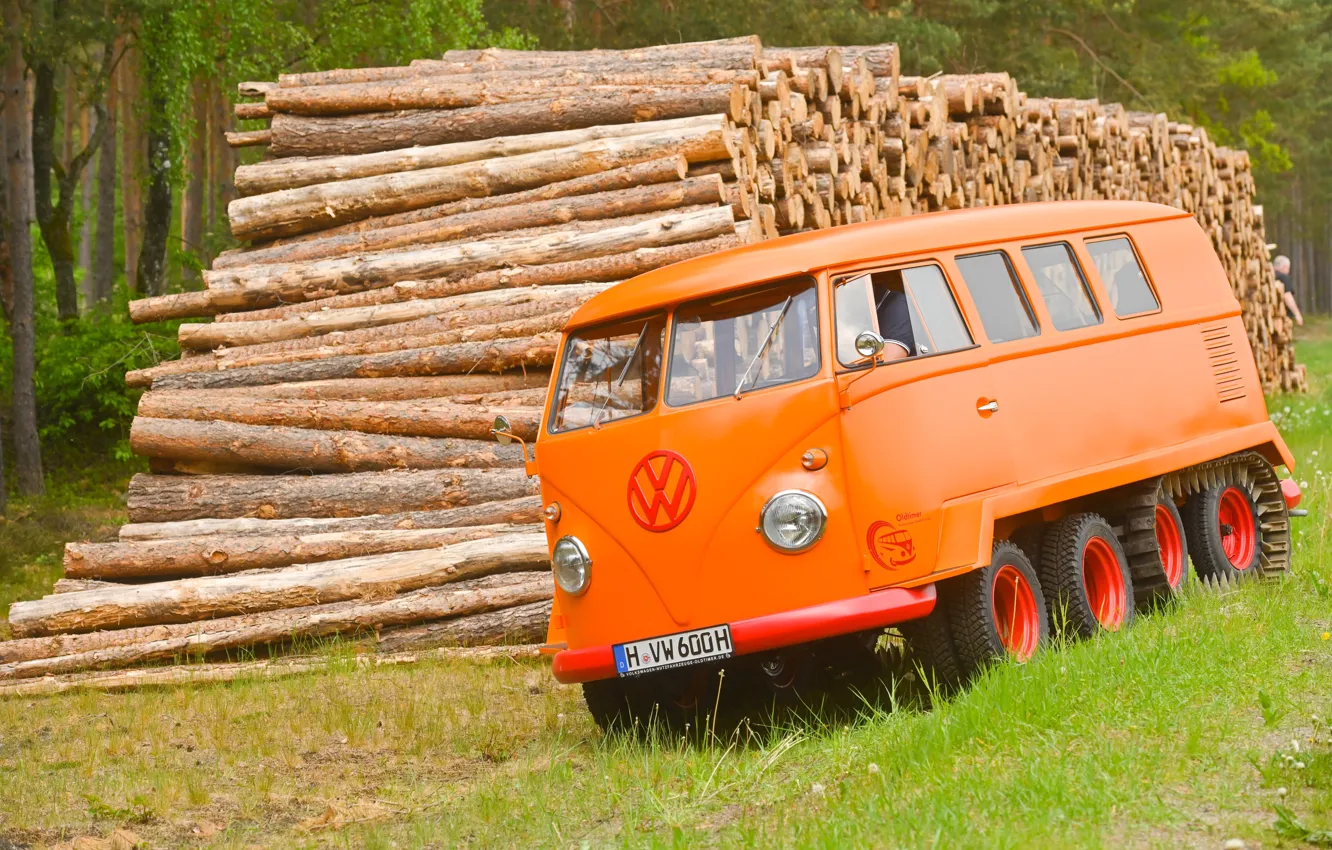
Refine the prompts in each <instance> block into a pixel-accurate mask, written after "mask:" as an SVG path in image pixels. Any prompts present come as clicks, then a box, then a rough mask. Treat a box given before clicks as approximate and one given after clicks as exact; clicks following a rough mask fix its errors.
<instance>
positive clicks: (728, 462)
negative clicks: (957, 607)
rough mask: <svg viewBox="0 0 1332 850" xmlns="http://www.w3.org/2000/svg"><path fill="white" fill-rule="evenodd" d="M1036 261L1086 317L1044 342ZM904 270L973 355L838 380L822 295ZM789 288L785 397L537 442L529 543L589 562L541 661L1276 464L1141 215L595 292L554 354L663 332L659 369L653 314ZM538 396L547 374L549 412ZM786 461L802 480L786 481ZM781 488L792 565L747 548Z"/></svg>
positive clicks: (830, 296)
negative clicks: (962, 332) (1126, 286)
mask: <svg viewBox="0 0 1332 850" xmlns="http://www.w3.org/2000/svg"><path fill="white" fill-rule="evenodd" d="M1107 237H1119V238H1126V239H1127V240H1129V243H1128V244H1131V245H1132V249H1133V251H1132V253H1133V254H1135V255H1136V258H1137V260H1138V262H1139V264H1140V265H1141V267H1142V268H1143V270H1144V271H1145V273H1146V278H1147V280H1148V281H1149V282H1150V288H1151V291H1152V293H1153V294H1154V296H1155V299H1156V300H1157V301H1158V302H1159V309H1156V310H1151V311H1146V312H1139V313H1137V314H1134V315H1130V316H1127V317H1123V318H1121V317H1120V316H1119V315H1117V313H1116V311H1115V309H1114V308H1113V304H1114V303H1115V302H1113V301H1112V297H1111V286H1112V284H1113V282H1112V281H1107V280H1102V279H1101V277H1100V275H1099V273H1098V266H1097V257H1095V256H1093V254H1092V253H1090V252H1089V248H1088V246H1089V244H1093V243H1097V242H1098V240H1104V239H1106V238H1107ZM1055 243H1064V244H1066V245H1067V246H1068V248H1069V250H1071V252H1072V256H1073V257H1074V258H1076V263H1077V266H1078V267H1079V268H1080V271H1081V274H1082V277H1083V279H1085V283H1086V286H1087V287H1088V289H1089V291H1090V294H1091V297H1092V298H1093V299H1094V301H1095V304H1096V307H1097V310H1098V312H1099V314H1100V320H1099V322H1096V323H1094V324H1091V325H1090V326H1087V327H1081V328H1077V329H1073V330H1063V331H1061V330H1057V329H1056V327H1055V322H1054V317H1053V316H1052V314H1051V311H1050V309H1049V308H1048V307H1047V305H1046V301H1045V300H1044V298H1043V296H1042V294H1041V289H1040V283H1039V282H1038V281H1037V280H1036V279H1035V276H1034V274H1033V271H1032V266H1031V265H1029V264H1028V262H1027V261H1026V259H1025V257H1026V255H1024V254H1023V248H1024V247H1031V246H1038V245H1040V246H1048V245H1051V244H1055ZM995 251H1002V252H1004V253H1005V254H1006V255H1007V257H1008V260H1009V263H1010V264H1011V268H1012V270H1013V272H1014V273H1015V274H1016V276H1017V281H1018V283H1019V284H1020V286H1021V287H1022V290H1023V293H1024V295H1025V298H1026V300H1027V301H1028V302H1029V303H1030V306H1031V314H1032V318H1033V319H1034V321H1035V324H1036V325H1038V326H1039V333H1036V334H1035V335H1032V336H1029V337H1027V338H1023V339H1013V340H1011V341H1007V342H997V343H996V342H991V341H990V340H989V338H988V337H987V334H986V331H985V328H984V322H983V319H982V314H981V313H980V311H979V310H978V306H977V304H976V301H975V299H974V298H973V297H972V292H971V290H970V289H969V286H968V282H967V281H966V280H964V277H963V272H962V270H961V268H960V267H959V265H958V262H957V260H958V258H959V257H967V256H969V255H975V254H979V253H987V252H995ZM921 265H932V266H935V267H937V268H938V270H939V271H940V272H941V273H942V278H943V279H944V280H946V282H947V287H948V290H949V291H950V292H951V295H952V297H953V299H954V300H955V302H956V305H957V309H958V311H960V316H961V321H962V322H963V323H965V326H966V333H967V334H968V335H969V336H970V337H971V339H972V340H973V341H974V343H973V344H971V345H969V346H966V347H962V348H958V349H956V350H949V351H942V352H930V353H929V354H928V356H918V357H914V358H911V359H905V360H898V361H893V362H885V363H882V364H879V365H877V366H876V367H875V368H873V369H870V368H868V367H867V365H861V366H858V367H857V366H850V367H848V366H845V365H843V364H842V363H840V362H839V360H838V357H837V350H836V335H835V334H836V321H837V317H836V316H835V313H834V307H835V303H834V302H835V299H834V292H833V287H834V286H835V285H837V283H838V282H839V281H844V280H846V279H847V278H848V276H853V275H857V274H861V273H865V272H891V271H892V270H894V269H898V270H900V269H904V268H913V267H916V266H921ZM800 275H806V276H809V277H811V278H813V279H814V280H816V281H817V312H818V345H819V347H820V349H819V358H818V368H817V371H816V372H815V373H814V374H813V375H812V376H811V377H807V378H803V379H800V380H794V381H791V382H789V383H781V384H777V385H774V386H760V387H758V388H755V389H752V390H749V391H747V392H745V393H743V394H742V395H741V397H740V398H738V399H737V398H735V397H734V396H733V394H730V393H723V394H721V396H720V397H718V398H713V399H710V400H705V401H698V402H693V403H690V404H687V405H671V404H669V403H667V401H666V400H665V397H666V393H665V392H662V393H660V394H659V395H660V396H661V398H660V399H658V400H655V401H654V402H653V405H654V406H653V407H652V408H651V409H650V410H648V411H646V412H644V413H642V414H640V415H636V416H630V417H627V418H623V419H616V420H615V421H607V422H605V423H604V424H600V425H599V426H598V427H583V428H579V429H575V430H568V431H564V432H559V433H553V432H552V430H551V428H550V427H549V423H548V422H547V423H546V424H543V428H542V431H541V434H540V436H539V437H538V440H537V443H536V456H537V466H538V468H539V474H540V481H541V492H542V498H543V501H544V503H545V504H550V503H551V502H556V501H558V502H559V503H560V506H561V511H562V513H561V517H560V519H559V520H558V521H557V522H554V523H551V522H548V523H547V531H548V536H549V538H550V542H551V545H552V546H553V545H554V543H555V541H556V540H557V539H558V538H560V537H562V536H564V535H575V536H577V537H578V538H579V539H580V540H581V541H582V542H583V543H584V544H585V546H586V548H587V550H588V552H589V554H590V557H591V560H592V563H593V566H592V569H591V579H590V583H589V585H588V588H587V590H586V592H585V593H583V594H581V595H579V596H577V597H571V596H569V595H567V594H565V593H564V592H563V591H562V590H557V591H556V608H555V612H554V614H553V617H552V628H551V634H550V640H551V641H552V642H558V643H567V645H568V647H569V648H571V649H581V648H587V647H597V646H601V645H606V644H614V643H621V642H624V641H630V640H637V639H640V638H645V637H652V636H657V635H663V634H669V633H673V632H680V631H685V630H688V629H695V628H701V627H705V626H712V625H716V624H721V623H730V622H735V621H739V620H745V619H748V618H754V617H762V616H765V615H771V614H776V613H779V612H785V611H791V610H794V609H799V608H806V607H810V606H815V605H820V604H822V603H828V602H833V601H836V600H844V599H849V598H853V597H858V596H863V595H865V594H867V593H870V592H871V591H873V590H876V589H879V588H885V587H891V586H920V585H925V584H929V583H931V582H933V581H936V580H938V579H941V578H944V577H947V576H951V575H955V574H957V573H959V572H964V571H966V570H968V569H971V568H974V567H977V566H979V565H981V564H982V563H986V562H988V560H989V551H990V547H991V545H992V541H993V538H994V536H995V534H996V529H998V530H999V532H1000V533H1001V534H1006V528H1005V524H1004V521H1005V519H1006V518H1012V517H1016V516H1018V515H1020V514H1028V513H1031V512H1040V511H1044V512H1046V513H1047V514H1049V513H1051V512H1053V513H1054V514H1055V515H1058V513H1060V512H1061V511H1062V510H1063V509H1064V508H1063V507H1061V506H1067V505H1069V504H1071V503H1075V502H1076V500H1077V499H1079V498H1081V497H1084V496H1087V495H1089V494H1093V493H1097V492H1100V491H1103V490H1107V489H1110V488H1112V487H1117V486H1120V485H1123V484H1127V483H1131V482H1133V481H1138V480H1142V479H1145V478H1149V477H1152V476H1156V475H1161V474H1164V473H1166V472H1170V471H1172V470H1176V469H1181V468H1183V467H1187V466H1190V465H1193V464H1196V463H1201V462H1203V461H1207V460H1211V459H1214V458H1217V457H1221V456H1224V455H1226V454H1229V453H1232V452H1236V451H1241V450H1245V449H1253V448H1256V449H1258V450H1260V451H1262V452H1263V453H1264V454H1265V455H1266V456H1267V457H1268V458H1269V460H1271V461H1272V462H1273V463H1275V464H1283V463H1284V464H1285V465H1287V466H1288V467H1292V466H1293V461H1292V458H1291V457H1290V454H1289V451H1288V450H1287V449H1286V446H1285V444H1284V442H1283V441H1282V439H1281V437H1280V435H1279V434H1278V433H1277V431H1276V428H1275V427H1274V426H1273V425H1272V424H1271V422H1270V421H1269V420H1268V416H1267V411H1266V408H1265V405H1264V402H1263V396H1262V388H1261V386H1260V384H1259V380H1258V374H1257V370H1256V369H1255V367H1254V363H1253V357H1252V353H1251V351H1250V349H1249V346H1248V342H1247V339H1246V337H1245V333H1244V327H1243V324H1242V321H1241V317H1240V307H1239V303H1238V302H1237V301H1236V300H1235V298H1234V296H1233V295H1232V293H1231V289H1230V285H1229V282H1228V281H1227V279H1226V276H1225V273H1224V271H1223V269H1222V267H1221V264H1220V262H1219V261H1218V259H1217V257H1216V255H1215V253H1214V251H1213V249H1212V246H1211V243H1210V242H1209V240H1208V238H1207V236H1206V234H1204V233H1203V231H1202V230H1201V229H1200V228H1199V227H1198V225H1197V224H1196V223H1195V221H1194V220H1193V219H1192V218H1191V217H1190V216H1189V215H1188V214H1187V213H1184V212H1181V211H1179V210H1176V209H1173V208H1170V207H1165V206H1159V205H1154V204H1145V203H1136V202H1117V201H1116V202H1105V201H1095V202H1064V203H1046V204H1027V205H1018V206H1012V207H1002V208H995V209H985V210H966V211H959V212H948V213H937V214H931V215H927V216H919V217H915V218H906V219H894V220H888V221H878V222H870V223H866V224H860V225H853V226H849V227H839V228H835V229H832V230H826V231H819V232H816V233H809V234H801V235H798V236H793V237H787V238H783V239H779V240H776V241H773V242H767V243H763V244H760V245H753V246H747V247H743V248H739V249H735V250H731V251H725V252H722V253H718V254H713V255H709V256H706V257H700V258H697V259H694V260H690V261H687V262H684V263H679V264H677V265H673V266H670V267H667V268H663V269H659V270H657V271H653V272H650V273H648V274H645V275H642V276H640V277H638V278H635V279H633V280H631V281H627V282H625V283H623V284H621V285H619V286H616V287H614V288H613V289H611V290H608V291H607V292H605V293H602V294H601V295H598V296H597V297H596V298H594V299H592V300H591V301H590V302H588V303H587V304H586V305H585V306H584V307H583V308H582V309H580V310H579V311H578V313H577V314H576V315H575V316H574V317H573V319H572V320H571V321H570V323H569V327H568V328H567V329H566V339H567V338H568V336H569V334H571V333H574V332H577V331H580V330H587V329H592V328H595V327H596V326H599V325H603V324H606V323H609V322H617V321H622V320H625V319H627V318H632V317H636V316H639V315H646V314H649V313H654V312H655V313H657V314H660V313H661V312H662V311H665V312H667V313H668V314H669V315H670V318H669V320H668V324H667V329H666V333H665V339H666V341H667V343H666V344H667V346H668V349H667V351H666V352H665V355H664V357H665V360H666V362H668V363H669V362H670V358H671V355H672V352H671V350H670V349H669V346H670V344H671V343H670V340H671V338H672V333H673V330H674V327H675V315H674V312H673V311H674V308H675V307H676V306H677V305H679V304H681V303H682V302H689V301H696V300H698V299H700V298H708V297H713V296H720V295H723V294H725V293H730V292H739V291H743V290H750V289H752V288H754V287H756V286H759V287H761V286H762V284H763V283H764V282H767V281H772V282H776V281H779V280H781V281H789V280H790V279H791V278H793V277H795V276H800ZM1121 297H1122V296H1121ZM918 336H919V334H918ZM936 336H937V335H936ZM559 380H560V370H559V369H558V368H557V369H556V373H555V377H554V378H553V379H552V393H551V395H552V398H553V397H554V396H555V388H556V387H557V386H558V385H559ZM995 403H997V409H983V408H985V407H986V406H987V405H990V406H993V405H994V404H995ZM549 419H550V415H549V412H548V413H547V420H549ZM811 449H819V450H822V451H824V452H826V453H827V458H828V460H827V463H826V465H823V466H822V467H821V468H817V469H814V470H808V469H806V468H805V467H804V466H803V465H802V463H801V457H802V455H804V454H805V452H806V451H808V450H811ZM788 489H799V490H804V491H807V492H809V493H812V494H814V495H815V496H817V497H818V498H819V499H820V500H821V501H822V502H823V504H824V505H825V506H826V508H827V512H828V519H827V527H826V531H825V533H824V535H823V537H822V539H821V540H820V541H819V542H818V543H816V544H815V545H813V546H811V547H810V548H809V549H807V550H806V551H803V552H801V553H798V554H786V553H783V552H780V551H778V550H776V549H775V548H773V547H772V546H770V545H768V544H767V542H766V541H765V539H764V537H763V536H762V535H761V534H760V533H758V530H757V526H758V523H759V512H760V510H761V509H762V508H763V506H764V504H765V503H766V502H767V500H768V499H769V498H770V497H772V496H773V495H774V494H775V493H778V492H779V491H782V490H788ZM1007 527H1008V528H1011V527H1012V523H1011V522H1010V523H1009V525H1008V526H1007Z"/></svg>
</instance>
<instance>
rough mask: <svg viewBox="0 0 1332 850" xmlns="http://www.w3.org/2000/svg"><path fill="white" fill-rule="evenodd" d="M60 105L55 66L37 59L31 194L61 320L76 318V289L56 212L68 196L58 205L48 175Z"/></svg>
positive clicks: (67, 241) (69, 244)
mask: <svg viewBox="0 0 1332 850" xmlns="http://www.w3.org/2000/svg"><path fill="white" fill-rule="evenodd" d="M59 108H60V98H59V93H58V91H57V87H56V70H55V67H54V66H53V65H51V64H50V63H49V62H46V61H41V62H38V63H37V65H36V66H35V67H34V68H33V98H32V171H33V196H34V198H35V199H36V206H37V210H36V211H37V226H38V228H39V229H40V230H41V234H42V241H43V242H44V243H46V252H47V254H49V255H50V257H51V267H52V269H53V270H54V272H55V294H56V312H57V314H58V315H59V317H60V319H61V321H68V320H70V319H77V318H78V317H79V288H78V284H77V283H76V282H75V280H74V244H73V240H72V239H71V237H70V232H69V224H70V222H69V216H68V215H60V214H59V213H58V212H57V208H58V206H59V207H64V208H68V205H69V199H68V198H63V197H62V198H61V199H60V201H61V202H60V204H59V205H57V203H56V202H55V201H54V199H53V197H52V196H53V195H54V194H55V187H54V186H52V181H51V176H52V173H53V172H54V171H55V169H56V167H57V165H58V161H57V158H56V115H57V112H58V110H59ZM62 194H63V193H62ZM62 211H64V210H62ZM68 211H69V212H72V210H68Z"/></svg>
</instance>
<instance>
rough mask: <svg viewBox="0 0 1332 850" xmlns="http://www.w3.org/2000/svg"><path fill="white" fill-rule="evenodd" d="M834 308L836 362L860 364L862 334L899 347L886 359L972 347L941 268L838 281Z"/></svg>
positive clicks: (874, 274) (895, 270) (904, 270)
mask: <svg viewBox="0 0 1332 850" xmlns="http://www.w3.org/2000/svg"><path fill="white" fill-rule="evenodd" d="M834 306H835V309H836V312H837V359H838V360H839V361H841V362H842V364H843V365H846V366H851V365H854V364H856V363H858V362H860V360H861V357H860V355H859V354H857V353H856V346H855V343H856V336H857V335H858V334H860V333H861V332H863V331H867V330H869V331H876V332H877V333H878V334H879V335H880V336H882V337H883V338H884V341H885V342H887V343H889V344H891V345H894V346H897V348H898V349H900V350H898V351H896V355H897V356H896V357H894V358H891V359H902V358H904V357H919V356H923V355H927V354H938V353H940V352H944V351H956V350H957V349H959V348H967V347H968V346H970V345H971V344H972V341H971V333H970V331H968V330H967V325H966V322H964V321H963V320H962V313H961V311H959V310H958V309H957V302H956V301H955V300H953V292H952V290H951V289H949V288H948V281H947V279H945V278H944V274H943V270H942V269H940V268H939V267H938V266H936V265H933V264H929V265H923V266H911V267H909V268H904V269H891V270H889V271H881V272H873V273H870V274H862V275H858V276H856V277H851V278H846V279H844V280H841V281H838V283H837V291H836V300H835V304H834ZM902 351H905V354H903V353H902Z"/></svg>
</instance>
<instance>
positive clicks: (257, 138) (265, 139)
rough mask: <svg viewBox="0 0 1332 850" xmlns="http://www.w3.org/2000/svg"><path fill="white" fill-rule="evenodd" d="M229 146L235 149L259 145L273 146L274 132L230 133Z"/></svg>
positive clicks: (228, 134)
mask: <svg viewBox="0 0 1332 850" xmlns="http://www.w3.org/2000/svg"><path fill="white" fill-rule="evenodd" d="M226 138H227V144H229V145H231V146H232V147H233V148H251V147H256V146H258V145H267V144H271V143H272V141H273V131H272V130H245V131H243V132H228V133H227V134H226Z"/></svg>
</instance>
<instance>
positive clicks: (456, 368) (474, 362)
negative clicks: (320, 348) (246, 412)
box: [153, 334, 559, 390]
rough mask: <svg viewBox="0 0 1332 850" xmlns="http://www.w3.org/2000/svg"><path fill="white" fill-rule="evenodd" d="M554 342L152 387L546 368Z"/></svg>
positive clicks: (247, 371) (202, 377) (174, 379)
mask: <svg viewBox="0 0 1332 850" xmlns="http://www.w3.org/2000/svg"><path fill="white" fill-rule="evenodd" d="M558 344H559V335H558V334H541V335H539V336H535V337H532V338H531V339H525V340H507V339H500V340H489V341H485V342H464V343H458V344H456V345H440V346H434V347H432V348H415V349H410V350H407V351H390V352H385V353H383V354H372V355H368V356H364V357H361V356H352V357H329V358H327V359H324V360H311V361H306V362H302V363H274V364H271V365H268V366H246V367H243V368H240V369H226V370H223V371H220V372H194V373H191V374H186V375H168V376H166V377H164V378H158V379H156V380H155V381H153V389H159V390H203V389H214V388H223V387H257V386H264V385H265V384H282V383H289V382H297V381H302V382H303V381H328V380H334V379H339V378H402V377H417V376H425V375H463V374H471V373H474V372H506V371H510V370H517V369H527V368H539V369H543V370H548V369H549V368H550V366H551V364H553V363H554V362H555V349H556V346H557V345H558Z"/></svg>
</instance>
